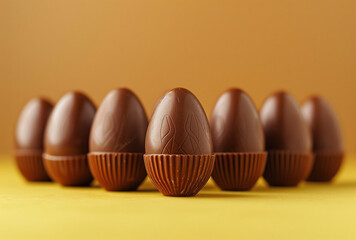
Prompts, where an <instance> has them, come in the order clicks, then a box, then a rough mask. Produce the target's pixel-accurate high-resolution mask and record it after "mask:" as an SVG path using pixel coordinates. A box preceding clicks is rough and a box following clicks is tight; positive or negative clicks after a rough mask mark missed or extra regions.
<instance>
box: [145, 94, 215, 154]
mask: <svg viewBox="0 0 356 240" xmlns="http://www.w3.org/2000/svg"><path fill="white" fill-rule="evenodd" d="M212 153H213V143H212V138H211V133H210V128H209V123H208V119H207V117H206V114H205V112H204V109H203V107H202V106H201V104H200V102H199V101H198V99H197V98H196V97H195V96H194V95H193V94H192V93H191V92H190V91H188V90H186V89H184V88H175V89H173V90H171V91H170V92H168V93H167V94H166V95H165V96H164V97H163V98H162V99H161V100H160V101H159V102H158V104H156V106H155V109H154V112H153V115H152V118H151V121H150V123H149V126H148V130H147V134H146V154H193V155H194V154H200V155H206V154H209V155H210V154H212Z"/></svg>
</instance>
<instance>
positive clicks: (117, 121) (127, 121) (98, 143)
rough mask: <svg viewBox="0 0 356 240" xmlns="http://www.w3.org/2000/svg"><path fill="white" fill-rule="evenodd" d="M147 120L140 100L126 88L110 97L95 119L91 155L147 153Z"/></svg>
mask: <svg viewBox="0 0 356 240" xmlns="http://www.w3.org/2000/svg"><path fill="white" fill-rule="evenodd" d="M147 125H148V121H147V116H146V113H145V110H144V108H143V106H142V104H141V102H140V100H139V99H138V98H137V96H136V95H135V94H134V93H133V92H132V91H130V90H129V89H126V88H121V89H115V90H113V91H111V92H110V93H108V95H107V96H106V97H105V98H104V100H103V102H102V103H101V104H100V106H99V108H98V111H97V113H96V115H95V118H94V121H93V125H92V129H91V133H90V141H89V150H90V152H132V153H144V152H145V135H146V130H147Z"/></svg>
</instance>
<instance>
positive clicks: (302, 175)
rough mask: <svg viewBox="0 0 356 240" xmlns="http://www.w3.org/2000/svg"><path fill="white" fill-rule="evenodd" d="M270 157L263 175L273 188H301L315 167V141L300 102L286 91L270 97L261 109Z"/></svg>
mask: <svg viewBox="0 0 356 240" xmlns="http://www.w3.org/2000/svg"><path fill="white" fill-rule="evenodd" d="M260 116H261V121H262V126H263V129H264V133H265V138H266V150H267V151H268V158H267V164H266V169H265V172H264V174H263V176H264V178H265V180H266V181H267V182H268V184H269V185H272V186H297V185H298V184H299V183H300V182H301V181H303V180H305V179H306V178H307V177H308V175H309V173H310V171H311V169H312V165H313V154H312V149H311V148H312V138H311V134H310V131H309V129H308V126H307V123H306V122H305V120H304V118H303V116H302V112H301V110H300V107H299V104H298V102H297V101H296V100H295V99H294V97H292V96H291V95H290V94H288V93H287V92H285V91H279V92H276V93H274V94H272V95H271V96H269V97H268V98H267V99H266V101H265V102H264V103H263V105H262V108H261V110H260Z"/></svg>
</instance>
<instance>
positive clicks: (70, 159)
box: [43, 153, 93, 186]
mask: <svg viewBox="0 0 356 240" xmlns="http://www.w3.org/2000/svg"><path fill="white" fill-rule="evenodd" d="M43 159H44V164H45V168H46V170H47V172H48V174H49V176H50V177H51V178H52V179H53V180H54V181H56V182H59V183H60V184H62V185H63V186H87V185H90V183H91V182H92V181H93V176H92V175H91V173H90V170H89V164H88V159H87V156H86V155H75V156H52V155H48V154H45V153H44V154H43Z"/></svg>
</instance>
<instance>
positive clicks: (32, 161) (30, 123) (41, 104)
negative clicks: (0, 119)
mask: <svg viewBox="0 0 356 240" xmlns="http://www.w3.org/2000/svg"><path fill="white" fill-rule="evenodd" d="M52 108H53V105H52V103H51V102H49V101H48V100H47V99H44V98H34V99H32V100H30V101H29V102H28V103H27V104H26V106H25V107H24V108H23V109H22V112H21V115H20V117H19V119H18V122H17V126H16V133H15V148H16V149H15V160H16V163H17V166H18V168H19V170H20V172H21V173H22V175H23V176H24V177H25V178H26V179H27V180H28V181H48V180H50V178H49V176H48V174H47V172H46V170H45V168H44V165H43V161H42V153H43V135H44V130H45V127H46V124H47V120H48V117H49V115H50V113H51V111H52Z"/></svg>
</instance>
